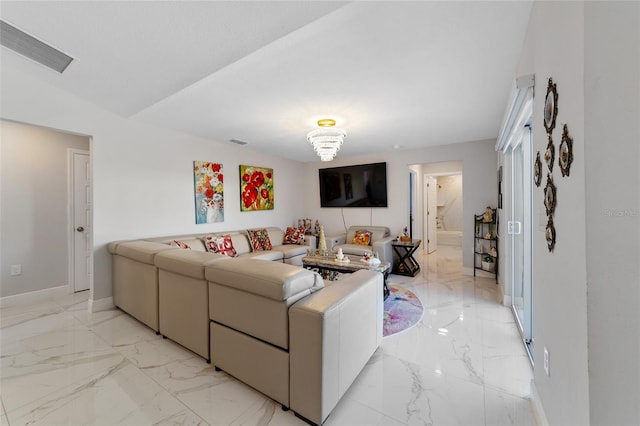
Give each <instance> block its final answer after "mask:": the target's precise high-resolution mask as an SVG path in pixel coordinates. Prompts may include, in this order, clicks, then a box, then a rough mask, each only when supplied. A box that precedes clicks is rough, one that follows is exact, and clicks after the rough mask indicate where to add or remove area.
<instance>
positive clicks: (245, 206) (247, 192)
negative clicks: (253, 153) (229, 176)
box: [240, 165, 274, 212]
mask: <svg viewBox="0 0 640 426" xmlns="http://www.w3.org/2000/svg"><path fill="white" fill-rule="evenodd" d="M273 194H274V190H273V169H268V168H265V167H255V166H243V165H241V166H240V211H243V212H246V211H253V210H273V203H274V196H273Z"/></svg>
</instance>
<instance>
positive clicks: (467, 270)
mask: <svg viewBox="0 0 640 426" xmlns="http://www.w3.org/2000/svg"><path fill="white" fill-rule="evenodd" d="M462 274H463V275H471V276H473V268H467V267H466V266H463V267H462Z"/></svg>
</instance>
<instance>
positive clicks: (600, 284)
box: [572, 2, 640, 425]
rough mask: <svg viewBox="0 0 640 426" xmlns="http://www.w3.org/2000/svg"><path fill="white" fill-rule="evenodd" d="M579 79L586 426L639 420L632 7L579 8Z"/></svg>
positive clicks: (637, 6) (639, 180) (637, 10)
mask: <svg viewBox="0 0 640 426" xmlns="http://www.w3.org/2000/svg"><path fill="white" fill-rule="evenodd" d="M584 85H585V138H584V147H585V148H584V157H585V158H584V161H585V164H586V165H585V168H586V170H588V173H587V176H586V185H587V194H586V208H585V209H584V210H585V212H586V218H587V222H586V238H587V253H586V255H587V282H588V284H587V285H588V299H587V300H588V315H589V323H588V324H589V332H588V336H589V395H590V414H591V424H593V425H601V424H611V425H638V424H640V308H639V306H640V167H639V166H640V3H638V2H587V3H586V4H585V82H584ZM574 144H578V145H582V141H580V140H578V139H575V138H574ZM572 174H573V171H572Z"/></svg>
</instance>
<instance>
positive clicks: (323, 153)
mask: <svg viewBox="0 0 640 426" xmlns="http://www.w3.org/2000/svg"><path fill="white" fill-rule="evenodd" d="M317 123H318V127H319V128H318V129H316V130H312V131H310V132H309V133H307V140H308V141H309V143H310V144H311V145H313V149H314V151H315V152H316V154H318V156H319V157H320V160H322V161H331V160H333V159H334V157H335V156H336V154H337V153H338V150H339V149H340V147H341V146H342V143H343V142H344V137H345V136H347V132H345V131H344V130H343V129H339V128H337V127H334V126H335V125H336V121H335V120H334V119H332V118H322V119H320V120H318V122H317Z"/></svg>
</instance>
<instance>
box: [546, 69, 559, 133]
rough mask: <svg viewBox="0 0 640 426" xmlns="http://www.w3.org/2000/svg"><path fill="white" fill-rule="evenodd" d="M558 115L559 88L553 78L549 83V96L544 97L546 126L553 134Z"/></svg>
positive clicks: (548, 131)
mask: <svg viewBox="0 0 640 426" xmlns="http://www.w3.org/2000/svg"><path fill="white" fill-rule="evenodd" d="M557 116H558V89H557V88H556V84H555V83H554V82H553V80H552V79H551V78H549V82H548V83H547V96H546V97H545V99H544V128H545V129H546V130H547V133H549V134H551V132H552V131H553V129H554V128H555V127H556V117H557Z"/></svg>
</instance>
